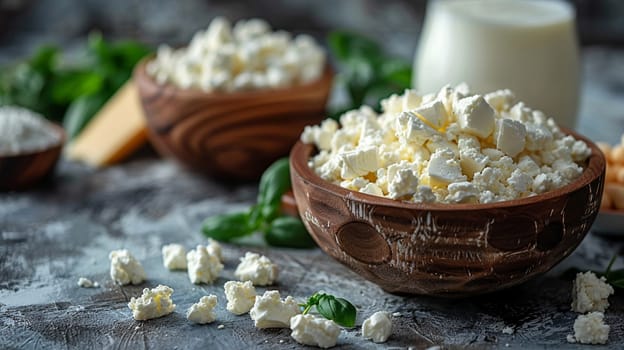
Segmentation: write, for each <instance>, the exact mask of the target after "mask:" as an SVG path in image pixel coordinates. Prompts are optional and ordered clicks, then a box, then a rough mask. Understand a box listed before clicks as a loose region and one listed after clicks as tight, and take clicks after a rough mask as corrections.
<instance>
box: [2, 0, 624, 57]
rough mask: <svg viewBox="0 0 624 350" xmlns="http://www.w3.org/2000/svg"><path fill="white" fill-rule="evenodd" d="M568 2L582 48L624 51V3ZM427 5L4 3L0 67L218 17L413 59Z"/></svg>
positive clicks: (364, 0)
mask: <svg viewBox="0 0 624 350" xmlns="http://www.w3.org/2000/svg"><path fill="white" fill-rule="evenodd" d="M570 2H572V3H573V4H574V5H575V6H576V8H577V15H578V29H579V38H580V41H581V43H582V44H583V45H584V46H587V45H608V46H618V47H623V46H624V1H621V0H570ZM426 4H427V1H426V0H412V1H409V0H383V1H380V0H254V1H252V0H249V1H232V0H212V1H209V0H106V1H103V0H0V62H6V61H11V60H14V59H16V58H19V57H24V56H27V55H28V54H30V53H32V51H33V50H34V49H35V48H36V47H37V46H38V45H40V44H44V43H45V44H55V45H59V46H62V47H64V48H65V49H68V50H70V51H71V50H72V49H75V48H76V47H79V46H80V45H82V44H83V43H84V39H85V37H86V36H87V34H88V33H89V32H92V31H100V32H101V33H102V34H103V35H104V36H105V37H106V38H110V39H116V38H132V39H136V40H140V41H142V42H145V43H148V44H150V45H152V46H156V45H157V44H159V43H167V44H171V45H176V46H179V45H183V44H184V43H186V42H188V40H189V39H190V38H191V36H192V34H193V33H194V32H195V31H197V30H198V29H202V28H205V27H206V26H207V25H208V23H209V22H210V20H211V19H212V18H213V17H215V16H218V15H221V16H225V17H227V18H229V19H230V20H232V21H235V20H237V19H241V18H251V17H261V18H265V19H267V20H268V21H269V22H270V23H271V25H272V26H273V28H276V29H285V30H289V31H292V32H295V33H297V32H306V33H310V34H312V35H314V36H316V37H317V38H319V39H323V38H324V37H325V34H326V33H327V32H328V31H330V30H332V29H336V28H342V29H351V30H355V31H358V32H361V33H365V34H367V35H369V36H371V37H373V38H375V39H377V40H379V41H383V43H384V45H385V46H386V49H387V50H389V51H390V52H392V53H394V54H396V55H399V56H403V57H406V58H410V59H411V57H412V55H413V52H414V49H415V47H416V44H417V40H418V36H419V33H420V28H421V26H422V20H423V16H424V12H425V8H426ZM390 38H391V39H392V40H389V39H390Z"/></svg>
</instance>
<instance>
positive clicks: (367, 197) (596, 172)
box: [289, 127, 606, 212]
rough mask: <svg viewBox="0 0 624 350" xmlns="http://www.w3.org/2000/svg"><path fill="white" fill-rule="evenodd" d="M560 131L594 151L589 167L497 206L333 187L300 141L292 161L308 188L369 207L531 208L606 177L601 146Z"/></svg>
mask: <svg viewBox="0 0 624 350" xmlns="http://www.w3.org/2000/svg"><path fill="white" fill-rule="evenodd" d="M560 129H561V131H562V132H563V133H564V134H566V135H571V136H573V137H574V138H575V139H577V140H581V141H584V142H585V143H586V144H587V146H588V147H589V148H590V149H591V155H590V156H589V158H588V162H587V166H586V167H585V168H584V170H583V173H582V174H581V176H580V177H579V178H578V179H576V180H575V181H574V182H572V183H570V184H568V185H565V186H563V187H560V188H557V189H554V190H551V191H548V192H545V193H541V194H538V195H535V196H531V197H523V198H518V199H512V200H507V201H502V202H494V203H477V204H473V203H413V202H406V201H400V200H395V199H391V198H386V197H379V196H375V195H371V194H366V193H362V192H357V191H353V190H349V189H346V188H343V187H340V186H338V185H336V184H333V183H331V182H329V181H326V180H323V179H322V178H321V177H320V176H318V175H317V174H316V173H315V172H314V171H313V170H312V168H310V167H309V166H308V160H309V159H310V156H311V155H312V153H313V152H315V150H316V148H315V146H314V145H312V144H305V143H303V142H302V141H301V140H299V141H297V143H296V144H295V145H294V146H293V148H292V150H291V153H290V157H289V158H290V165H291V169H292V170H293V174H292V176H295V175H297V176H300V177H301V178H303V179H304V180H306V181H307V182H308V183H309V185H311V186H314V187H315V188H317V189H319V190H322V191H325V192H329V193H332V194H333V195H337V196H340V197H343V198H349V199H351V200H354V201H357V202H361V203H364V204H368V205H375V206H384V207H392V208H396V209H404V210H422V211H431V212H447V211H462V212H464V211H475V210H484V209H485V210H489V209H512V208H517V207H521V206H530V205H533V204H537V203H539V202H544V201H548V200H551V199H555V198H558V197H561V196H564V195H567V194H569V193H572V192H574V191H577V190H579V189H581V188H583V187H585V186H587V185H589V184H590V183H592V182H593V181H594V180H596V179H597V178H598V177H600V176H601V175H602V174H604V172H605V166H606V161H605V158H604V155H603V154H602V152H601V151H600V149H599V148H598V146H596V144H595V143H594V142H593V141H591V140H590V139H588V138H587V137H585V136H583V135H581V134H579V133H576V132H574V131H572V130H569V129H567V128H563V127H560Z"/></svg>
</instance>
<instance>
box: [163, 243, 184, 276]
mask: <svg viewBox="0 0 624 350" xmlns="http://www.w3.org/2000/svg"><path fill="white" fill-rule="evenodd" d="M162 256H163V265H164V266H165V267H166V268H167V269H169V270H186V265H187V263H186V249H184V246H183V245H181V244H167V245H164V246H163V247H162Z"/></svg>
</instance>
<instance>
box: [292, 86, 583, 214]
mask: <svg viewBox="0 0 624 350" xmlns="http://www.w3.org/2000/svg"><path fill="white" fill-rule="evenodd" d="M381 105H382V113H381V114H377V113H376V112H375V111H374V110H372V109H371V108H369V107H366V106H363V107H361V108H360V109H357V110H352V111H349V112H347V113H345V114H344V115H342V116H341V117H340V127H339V125H338V123H337V122H335V121H330V120H327V121H324V122H323V123H322V124H321V125H319V126H309V127H306V128H305V130H304V132H303V133H302V135H301V140H302V141H303V142H305V143H312V144H314V145H315V146H316V147H317V149H318V150H319V153H318V154H317V155H315V156H314V157H312V159H310V161H309V166H310V167H311V168H313V169H314V171H315V172H316V173H317V174H318V175H319V176H320V177H321V178H323V179H325V180H327V181H330V182H332V183H334V184H337V185H340V186H342V187H344V188H348V189H350V190H353V191H359V192H362V193H367V194H371V195H376V196H383V197H387V198H392V199H396V200H402V201H408V202H420V203H422V202H425V203H426V202H442V203H493V202H500V201H506V200H512V199H517V198H523V197H529V196H533V195H536V194H540V193H544V192H547V191H551V190H553V189H556V188H559V187H562V186H565V185H567V184H570V183H571V182H573V181H575V180H576V179H578V177H579V176H580V175H581V173H582V172H583V167H582V165H583V164H584V162H585V161H586V160H587V158H588V157H589V156H590V154H591V150H590V148H589V147H588V146H587V145H586V144H585V143H584V142H583V141H580V140H576V139H574V137H572V136H568V135H565V134H563V133H562V132H561V130H560V129H559V127H558V126H557V125H556V124H555V122H554V121H553V120H552V119H551V118H548V117H546V116H545V115H544V114H543V113H542V112H540V111H536V110H532V109H530V108H529V107H527V106H526V105H525V104H524V103H522V102H518V101H517V100H516V98H515V96H514V95H513V93H512V92H511V91H509V90H499V91H495V92H492V93H489V94H486V95H485V96H482V95H478V94H473V93H471V92H470V91H469V89H468V88H467V87H466V86H458V87H456V88H452V87H450V86H445V87H444V88H442V89H441V90H440V91H439V92H438V93H436V94H428V95H425V96H420V95H418V94H417V93H416V92H415V91H413V90H407V91H405V93H403V94H402V95H392V96H390V97H389V98H387V99H385V100H383V101H381Z"/></svg>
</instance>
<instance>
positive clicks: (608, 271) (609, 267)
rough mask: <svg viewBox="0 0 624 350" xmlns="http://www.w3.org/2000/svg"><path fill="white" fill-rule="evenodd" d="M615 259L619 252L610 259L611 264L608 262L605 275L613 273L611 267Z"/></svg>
mask: <svg viewBox="0 0 624 350" xmlns="http://www.w3.org/2000/svg"><path fill="white" fill-rule="evenodd" d="M615 259H617V254H613V256H612V257H611V260H609V264H607V269H606V270H605V273H604V275H605V276H609V273H611V267H613V263H614V262H615Z"/></svg>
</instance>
